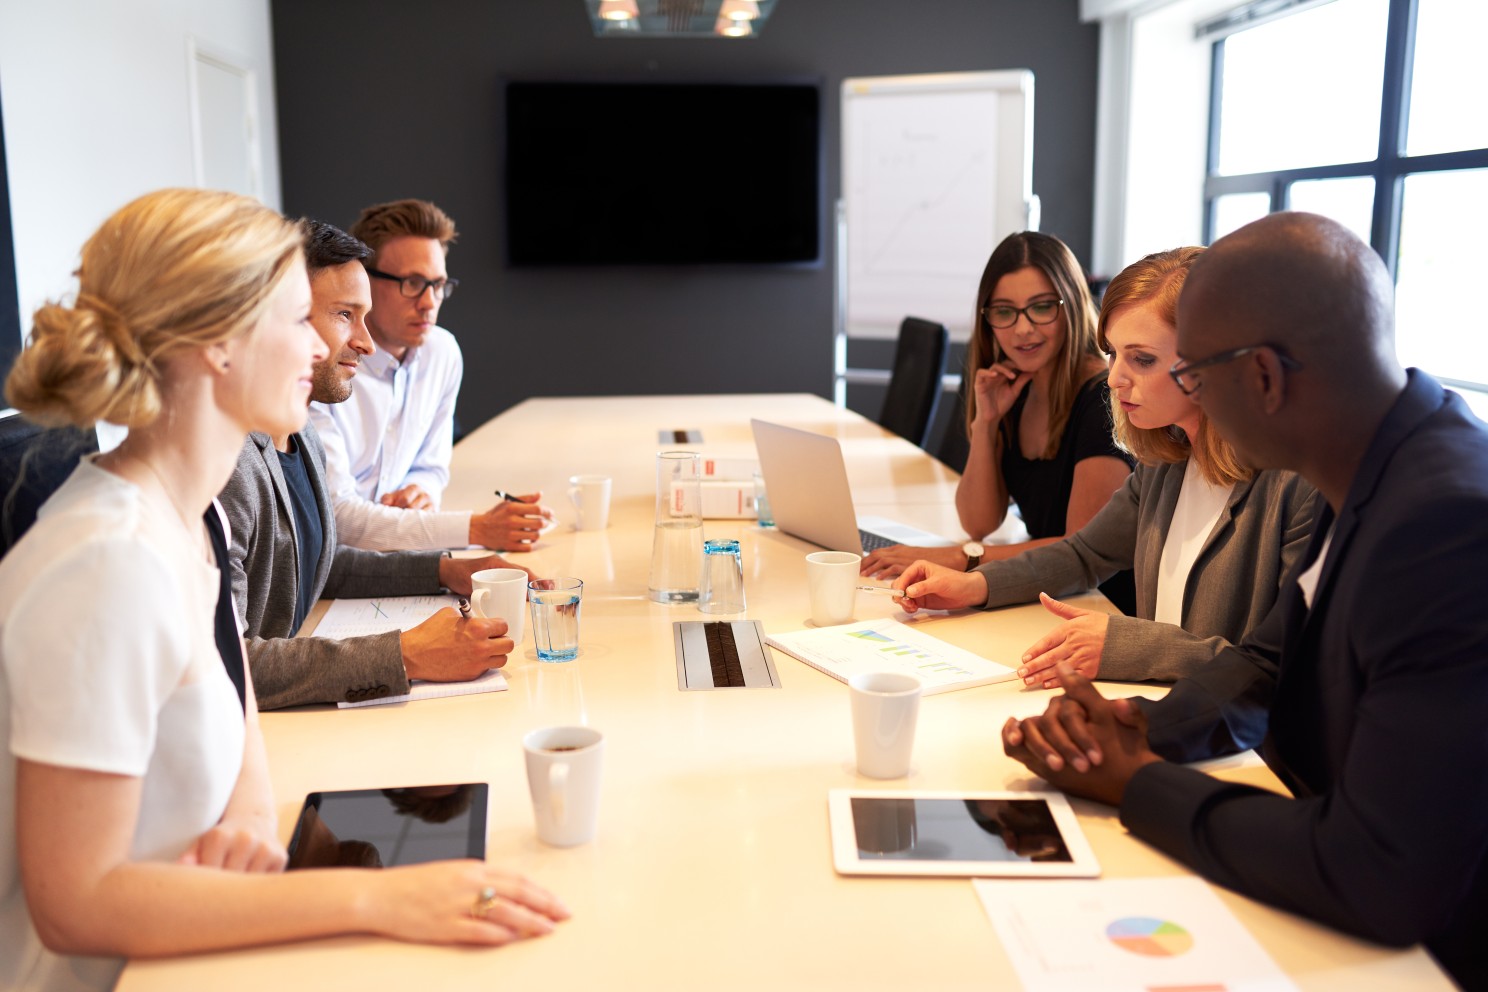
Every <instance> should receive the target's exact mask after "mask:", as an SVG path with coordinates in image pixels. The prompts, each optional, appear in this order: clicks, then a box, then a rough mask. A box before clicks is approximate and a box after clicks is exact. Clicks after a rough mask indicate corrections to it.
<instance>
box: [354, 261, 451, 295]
mask: <svg viewBox="0 0 1488 992" xmlns="http://www.w3.org/2000/svg"><path fill="white" fill-rule="evenodd" d="M367 275H369V276H371V277H372V278H374V279H387V280H389V281H390V282H395V283H397V284H398V292H400V293H402V294H403V295H404V296H406V297H408V298H409V299H410V300H415V299H418V298H419V297H420V296H423V295H424V290H426V289H432V290H434V299H436V300H447V299H449V298H450V296H451V295H452V294H453V293H454V291H455V287H456V286H458V285H460V280H458V279H425V278H424V277H423V276H395V275H393V274H392V273H391V272H383V271H380V270H378V269H371V268H369V269H368V270H367Z"/></svg>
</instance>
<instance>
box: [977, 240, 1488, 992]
mask: <svg viewBox="0 0 1488 992" xmlns="http://www.w3.org/2000/svg"><path fill="white" fill-rule="evenodd" d="M1392 297H1393V287H1392V285H1391V280H1390V275H1389V273H1388V272H1387V271H1386V269H1385V267H1384V264H1383V263H1382V262H1381V261H1380V258H1379V256H1378V255H1376V254H1375V253H1374V252H1373V251H1372V250H1371V249H1370V248H1369V246H1368V245H1365V244H1364V243H1363V242H1361V241H1360V240H1359V239H1358V238H1357V237H1355V236H1354V235H1352V234H1351V233H1349V232H1348V231H1347V230H1346V229H1345V228H1343V227H1342V226H1341V225H1339V224H1337V223H1334V222H1333V221H1331V220H1327V219H1325V218H1322V217H1319V216H1316V215H1313V214H1296V213H1280V214H1272V215H1270V216H1268V217H1266V218H1263V219H1262V220H1259V221H1256V222H1255V223H1253V224H1250V225H1247V226H1246V227H1244V228H1242V229H1240V230H1239V231H1237V232H1235V233H1234V234H1232V235H1230V236H1228V237H1225V238H1221V239H1220V240H1219V241H1217V242H1216V243H1215V244H1214V246H1213V247H1212V248H1210V250H1209V251H1208V252H1207V253H1206V255H1205V256H1204V257H1203V258H1201V259H1199V261H1198V262H1197V263H1196V264H1195V265H1194V267H1193V270H1192V273H1191V274H1190V276H1189V278H1188V281H1187V283H1186V284H1185V285H1184V288H1183V293H1182V296H1181V297H1180V299H1179V305H1178V353H1179V355H1180V356H1181V357H1182V360H1181V361H1180V362H1178V363H1177V364H1176V365H1175V366H1174V367H1173V369H1172V375H1173V378H1174V379H1175V380H1177V382H1178V384H1179V386H1180V387H1181V388H1182V389H1183V390H1184V392H1186V393H1188V394H1189V395H1191V396H1193V397H1194V398H1195V399H1196V400H1197V401H1198V402H1199V404H1200V405H1202V406H1203V408H1204V413H1205V414H1206V415H1207V417H1208V419H1209V423H1210V424H1211V425H1212V426H1213V427H1214V428H1215V429H1216V430H1218V431H1219V432H1220V434H1221V435H1223V436H1224V437H1225V438H1226V439H1227V440H1228V441H1230V443H1231V444H1233V445H1234V447H1235V450H1236V452H1237V453H1238V454H1239V455H1240V456H1241V457H1242V458H1243V459H1245V460H1246V461H1247V462H1249V463H1250V464H1252V465H1255V466H1258V467H1265V468H1285V469H1292V470H1295V471H1297V472H1298V473H1300V474H1301V475H1303V476H1304V477H1306V478H1307V480H1308V481H1309V482H1311V483H1313V485H1314V486H1316V488H1317V490H1318V492H1319V494H1320V495H1321V496H1322V497H1323V499H1324V500H1325V501H1326V502H1325V505H1324V506H1323V507H1322V509H1321V510H1320V511H1319V514H1318V520H1317V524H1316V530H1315V531H1314V534H1313V537H1312V541H1311V544H1310V545H1309V547H1308V549H1307V551H1306V552H1305V553H1304V554H1303V557H1302V559H1301V560H1300V561H1299V562H1298V563H1297V566H1296V568H1295V569H1294V571H1293V573H1292V574H1291V575H1290V576H1289V581H1288V583H1287V584H1286V588H1285V590H1284V591H1283V594H1282V595H1281V596H1280V597H1279V598H1278V600H1277V603H1276V607H1275V608H1274V609H1273V610H1272V613H1271V615H1270V616H1269V617H1268V618H1267V619H1266V620H1265V621H1263V622H1262V624H1261V625H1260V626H1259V627H1257V628H1256V630H1254V631H1253V632H1251V633H1250V634H1249V635H1247V636H1246V638H1245V639H1244V640H1243V641H1242V642H1241V643H1240V644H1239V645H1236V646H1234V647H1231V648H1227V649H1226V650H1225V651H1223V652H1221V653H1220V654H1219V655H1218V656H1217V657H1216V658H1215V660H1214V661H1213V662H1212V663H1211V664H1210V665H1208V666H1206V667H1205V668H1204V669H1201V670H1200V671H1199V672H1197V673H1195V674H1194V675H1193V676H1190V677H1189V678H1186V679H1183V680H1181V681H1179V682H1178V683H1176V684H1175V685H1174V686H1173V689H1172V691H1171V692H1170V693H1169V694H1168V696H1167V697H1166V698H1165V699H1162V700H1160V701H1157V702H1147V701H1142V702H1140V703H1136V704H1133V703H1131V702H1130V701H1128V700H1114V701H1112V700H1107V699H1105V698H1103V697H1102V696H1101V695H1100V694H1099V693H1098V692H1097V691H1096V690H1095V688H1094V687H1093V686H1091V684H1090V683H1089V682H1087V681H1085V680H1084V679H1082V678H1080V677H1079V676H1078V675H1076V674H1075V673H1074V672H1073V671H1068V672H1065V671H1062V672H1061V673H1060V675H1061V680H1062V681H1063V682H1064V684H1065V686H1066V687H1067V689H1066V693H1065V695H1063V696H1061V697H1058V698H1056V699H1055V700H1053V701H1052V702H1051V704H1050V706H1049V708H1048V710H1047V711H1046V712H1045V713H1044V714H1043V715H1042V716H1039V717H1036V718H1033V719H1029V720H1021V721H1020V720H1017V719H1014V720H1010V721H1008V723H1007V724H1006V725H1005V726H1004V728H1003V733H1002V738H1003V746H1004V749H1005V750H1006V751H1007V753H1008V754H1009V755H1011V756H1012V757H1014V758H1016V759H1017V760H1019V761H1021V762H1023V763H1024V764H1025V765H1027V766H1028V767H1029V768H1030V769H1032V770H1033V771H1034V772H1036V773H1037V774H1039V775H1040V776H1042V777H1043V778H1045V779H1047V780H1049V781H1050V782H1053V783H1054V784H1055V785H1057V786H1059V787H1060V788H1062V789H1064V790H1065V791H1067V792H1070V793H1073V794H1075V795H1079V796H1085V797H1088V798H1093V799H1097V800H1101V801H1103V802H1107V803H1110V804H1112V805H1114V806H1118V807H1119V808H1120V811H1121V822H1122V824H1123V825H1125V826H1126V827H1127V829H1129V830H1130V831H1131V832H1132V833H1133V834H1135V835H1136V836H1138V837H1140V838H1142V839H1143V840H1146V841H1148V842H1149V843H1151V844H1153V845H1154V846H1156V847H1157V848H1159V849H1160V850H1162V851H1164V852H1166V853H1168V854H1169V855H1171V856H1172V857H1174V858H1177V859H1179V860H1181V861H1184V862H1185V863H1187V864H1189V865H1190V866H1192V867H1193V868H1194V869H1195V870H1196V871H1198V872H1200V873H1201V874H1203V875H1204V876H1206V877H1208V878H1210V879H1212V880H1214V881H1216V882H1218V883H1219V884H1221V885H1225V886H1227V887H1229V888H1232V889H1234V890H1236V891H1238V892H1241V893H1244V894H1246V895H1249V896H1251V897H1253V898H1256V899H1260V900H1262V901H1264V902H1268V903H1271V904H1272V905H1276V906H1280V907H1282V908H1284V909H1287V910H1290V911H1292V912H1295V913H1299V914H1301V915H1303V916H1307V917H1310V918H1312V919H1316V920H1320V921H1322V922H1324V923H1327V924H1329V925H1330V926H1334V927H1337V928H1338V929H1340V930H1344V931H1346V932H1348V933H1352V934H1357V935H1359V936H1362V937H1366V938H1368V939H1370V940H1374V941H1378V942H1380V943H1385V944H1390V945H1395V946H1405V945H1409V944H1414V943H1417V942H1420V943H1424V944H1425V945H1426V947H1427V948H1428V949H1429V950H1430V951H1431V953H1432V954H1433V955H1435V956H1436V958H1437V960H1438V961H1439V962H1440V963H1441V964H1442V965H1443V967H1445V968H1446V970H1447V971H1448V972H1450V973H1451V975H1452V977H1453V978H1454V979H1456V981H1457V982H1458V983H1460V984H1461V985H1462V986H1463V987H1464V988H1469V989H1482V988H1488V941H1484V939H1483V934H1484V932H1485V928H1488V789H1485V788H1484V782H1485V781H1488V734H1485V733H1484V730H1483V722H1484V714H1485V713H1488V605H1485V602H1484V582H1483V574H1484V569H1485V567H1488V523H1485V521H1488V427H1485V426H1484V424H1482V423H1481V422H1480V421H1478V420H1477V419H1476V418H1474V417H1473V416H1472V414H1471V413H1470V412H1468V409H1467V406H1466V404H1465V403H1463V401H1462V399H1461V397H1459V396H1457V395H1456V394H1454V393H1449V392H1447V391H1445V390H1443V389H1442V387H1441V385H1440V384H1438V383H1437V382H1436V381H1435V380H1433V379H1432V378H1431V377H1430V376H1428V375H1426V374H1425V373H1423V372H1421V371H1420V370H1418V369H1411V370H1409V371H1406V370H1404V369H1402V368H1401V367H1400V365H1399V364H1398V362H1397V361H1396V358H1395V354H1396V352H1395V339H1394V315H1393V299H1392ZM1250 747H1256V748H1257V749H1258V750H1259V751H1260V753H1261V756H1262V757H1263V758H1264V759H1265V761H1266V764H1267V765H1268V766H1270V768H1271V769H1272V770H1273V771H1274V772H1275V773H1276V775H1277V777H1278V778H1280V779H1281V781H1282V782H1283V783H1284V784H1285V785H1286V787H1287V788H1288V790H1289V791H1290V793H1291V795H1290V796H1288V797H1283V796H1280V795H1276V794H1274V793H1271V792H1265V791H1262V790H1259V789H1255V788H1251V787H1249V786H1245V785H1240V784H1237V783H1234V782H1228V781H1223V780H1221V779H1218V778H1214V777H1211V776H1208V775H1205V774H1203V773H1201V772H1199V771H1197V770H1194V769H1191V768H1184V767H1182V766H1181V765H1179V764H1177V762H1190V761H1196V760H1199V759H1203V758H1210V757H1215V756H1218V755H1221V754H1225V753H1230V752H1234V751H1241V750H1244V749H1246V748H1250Z"/></svg>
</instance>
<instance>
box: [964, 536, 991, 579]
mask: <svg viewBox="0 0 1488 992" xmlns="http://www.w3.org/2000/svg"><path fill="white" fill-rule="evenodd" d="M961 550H962V551H964V552H966V571H968V572H969V571H971V570H972V569H973V568H976V567H977V566H978V565H980V564H981V563H982V555H984V554H986V553H987V549H986V548H984V547H982V542H981V541H967V542H966V543H965V544H963V545H961Z"/></svg>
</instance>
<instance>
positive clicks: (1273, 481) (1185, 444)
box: [894, 248, 1317, 688]
mask: <svg viewBox="0 0 1488 992" xmlns="http://www.w3.org/2000/svg"><path fill="white" fill-rule="evenodd" d="M1202 252H1203V249H1202V248H1178V249H1174V250H1172V251H1166V252H1159V253H1157V254H1154V255H1148V256H1147V257H1146V258H1144V259H1142V260H1141V261H1139V262H1136V263H1134V264H1132V265H1130V266H1128V267H1127V268H1126V269H1124V270H1122V272H1121V273H1120V275H1118V276H1117V277H1116V278H1115V279H1113V280H1112V281H1111V285H1110V287H1109V288H1108V289H1107V290H1106V296H1105V299H1104V301H1103V303H1102V306H1101V315H1100V327H1099V332H1100V345H1101V348H1102V350H1104V351H1105V352H1106V354H1107V355H1108V356H1110V363H1111V373H1110V388H1111V405H1112V414H1113V420H1114V423H1115V431H1116V439H1117V442H1118V443H1119V444H1120V445H1121V446H1122V447H1123V448H1124V449H1126V450H1127V451H1130V452H1131V453H1132V454H1133V455H1135V456H1136V458H1137V460H1138V463H1139V464H1138V465H1137V468H1136V470H1135V471H1134V472H1133V473H1132V475H1131V476H1130V478H1128V479H1127V481H1126V483H1125V484H1124V485H1123V486H1122V487H1121V488H1120V489H1118V490H1117V491H1116V493H1115V495H1113V496H1112V497H1111V500H1110V502H1108V503H1107V504H1106V506H1105V507H1104V508H1103V509H1102V510H1101V511H1100V512H1099V513H1098V514H1096V516H1095V517H1094V518H1093V519H1092V520H1091V521H1090V522H1089V523H1088V524H1086V525H1085V526H1084V527H1082V528H1081V529H1080V530H1079V531H1077V532H1076V533H1074V534H1072V535H1071V536H1069V537H1067V538H1065V539H1064V540H1062V541H1059V542H1057V543H1055V544H1050V545H1045V546H1044V547H1040V548H1034V549H1032V550H1030V551H1027V552H1025V553H1023V554H1021V555H1019V556H1018V557H1016V558H1011V559H1007V560H1004V561H992V562H988V563H987V564H984V565H981V566H979V567H978V568H976V569H974V570H972V571H970V572H957V571H955V570H953V569H949V568H945V567H943V566H940V565H935V564H932V563H929V562H916V563H915V564H914V565H912V566H910V567H909V568H908V569H907V570H906V571H905V573H904V574H903V575H902V576H900V577H899V579H898V580H897V581H896V582H895V583H894V587H895V588H896V589H898V590H901V591H902V592H903V594H904V595H903V604H904V608H905V610H906V611H908V612H911V613H913V612H915V611H916V610H919V609H922V608H928V609H956V608H960V607H965V606H982V607H983V608H992V607H996V606H1006V605H1009V604H1011V603H1024V602H1028V601H1029V600H1032V599H1035V598H1040V599H1042V601H1043V602H1044V605H1045V606H1046V607H1048V609H1049V610H1050V611H1051V612H1052V613H1054V614H1055V615H1056V616H1059V617H1061V618H1062V619H1063V621H1064V622H1063V623H1061V624H1060V625H1059V626H1058V627H1057V628H1055V630H1054V631H1052V632H1051V633H1050V634H1048V635H1047V636H1045V637H1044V638H1042V639H1040V640H1039V641H1038V642H1036V643H1035V644H1033V645H1032V646H1031V647H1030V648H1029V649H1028V651H1027V652H1025V653H1024V655H1023V658H1022V659H1021V664H1020V667H1019V669H1018V674H1019V676H1020V677H1021V678H1022V679H1023V681H1024V682H1025V683H1026V684H1028V685H1035V686H1037V685H1041V686H1044V687H1045V688H1052V687H1053V686H1056V685H1058V682H1059V679H1058V675H1057V673H1056V670H1055V666H1056V665H1058V664H1060V663H1061V662H1064V663H1068V664H1070V665H1071V666H1072V667H1073V668H1074V669H1075V670H1076V671H1079V672H1080V673H1081V674H1082V675H1084V676H1086V677H1087V678H1094V677H1096V676H1097V675H1099V677H1101V678H1105V679H1125V680H1131V681H1140V680H1151V681H1173V680H1175V679H1178V678H1180V677H1182V676H1183V675H1186V674H1188V673H1189V672H1191V671H1192V670H1194V669H1195V668H1196V667H1198V666H1200V665H1202V664H1204V663H1205V662H1207V661H1209V660H1210V659H1212V658H1213V657H1214V656H1215V655H1216V654H1218V653H1219V651H1220V650H1221V649H1222V648H1223V647H1225V646H1226V645H1227V644H1229V643H1231V642H1234V641H1238V640H1239V639H1240V637H1241V636H1242V635H1243V634H1244V633H1245V632H1246V631H1248V630H1250V629H1251V628H1252V627H1254V626H1255V625H1256V624H1257V623H1259V622H1260V620H1261V618H1262V617H1264V616H1265V615H1266V613H1267V612H1268V611H1269V610H1270V608H1271V605H1272V603H1274V602H1275V600H1276V595H1277V589H1278V587H1279V585H1280V583H1281V581H1282V579H1283V577H1284V576H1285V575H1286V573H1287V571H1288V570H1289V569H1290V568H1291V566H1292V563H1293V562H1295V561H1296V559H1297V558H1298V557H1299V556H1300V555H1301V553H1302V550H1303V548H1304V546H1305V544H1306V542H1307V539H1308V536H1309V535H1310V533H1311V530H1312V518H1313V513H1314V510H1315V505H1314V504H1315V502H1316V498H1317V497H1316V492H1315V491H1314V490H1313V489H1312V487H1311V486H1310V485H1308V484H1307V483H1306V482H1305V481H1304V480H1303V479H1302V478H1301V477H1300V476H1297V475H1295V474H1293V473H1291V472H1277V471H1264V472H1255V471H1252V470H1250V469H1248V468H1246V467H1245V466H1243V465H1242V464H1241V463H1240V462H1239V460H1238V459H1237V458H1236V456H1235V452H1234V450H1233V449H1232V448H1231V447H1230V446H1229V445H1228V444H1227V443H1226V442H1225V441H1224V440H1223V439H1221V438H1220V437H1219V436H1218V435H1217V434H1215V433H1214V432H1213V431H1212V430H1211V429H1210V428H1209V425H1208V422H1207V420H1206V419H1205V418H1204V415H1203V412H1202V410H1201V408H1200V407H1199V405H1198V404H1197V403H1196V402H1195V401H1194V400H1193V399H1192V398H1191V397H1190V396H1188V395H1187V394H1186V393H1185V392H1184V391H1183V390H1182V389H1181V388H1180V387H1179V385H1178V383H1177V382H1176V381H1175V380H1174V379H1172V378H1171V377H1170V376H1169V375H1168V369H1169V368H1171V367H1172V365H1173V363H1174V362H1175V361H1176V360H1177V331H1176V329H1175V326H1174V325H1175V315H1176V312H1177V306H1178V295H1179V293H1180V291H1181V290H1182V288H1183V281H1184V279H1185V278H1186V277H1187V275H1188V270H1189V267H1190V266H1191V265H1192V264H1193V262H1194V260H1195V259H1196V258H1197V257H1198V256H1199V255H1200V254H1201V253H1202ZM1126 568H1130V569H1132V570H1133V571H1134V572H1135V575H1136V586H1137V616H1135V617H1128V616H1120V615H1117V616H1111V615H1108V614H1105V613H1101V612H1097V611H1090V610H1082V609H1079V608H1076V607H1072V606H1068V605H1066V604H1064V603H1060V602H1058V601H1057V600H1056V599H1054V598H1052V597H1056V596H1062V595H1067V594H1070V593H1075V592H1079V591H1083V590H1085V589H1091V588H1093V587H1094V586H1095V585H1096V584H1097V583H1099V582H1101V581H1102V580H1104V579H1105V578H1106V577H1107V576H1109V575H1111V574H1113V573H1115V572H1117V571H1120V570H1122V569H1126Z"/></svg>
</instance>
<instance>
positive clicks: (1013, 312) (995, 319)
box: [982, 300, 1064, 331]
mask: <svg viewBox="0 0 1488 992" xmlns="http://www.w3.org/2000/svg"><path fill="white" fill-rule="evenodd" d="M1062 306H1064V301H1063V300H1038V301H1036V302H1033V303H1030V304H1028V306H1026V307H1010V306H1007V305H1006V304H1001V303H999V304H997V305H995V306H990V307H982V317H984V318H985V319H986V321H987V323H988V324H991V325H992V326H993V327H995V328H997V329H998V330H999V331H1001V330H1006V329H1007V328H1009V327H1012V326H1013V325H1014V324H1016V323H1017V322H1018V315H1019V314H1022V315H1023V316H1025V317H1027V318H1028V322H1029V323H1030V324H1052V323H1054V321H1056V320H1058V319H1059V308H1060V307H1062Z"/></svg>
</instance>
